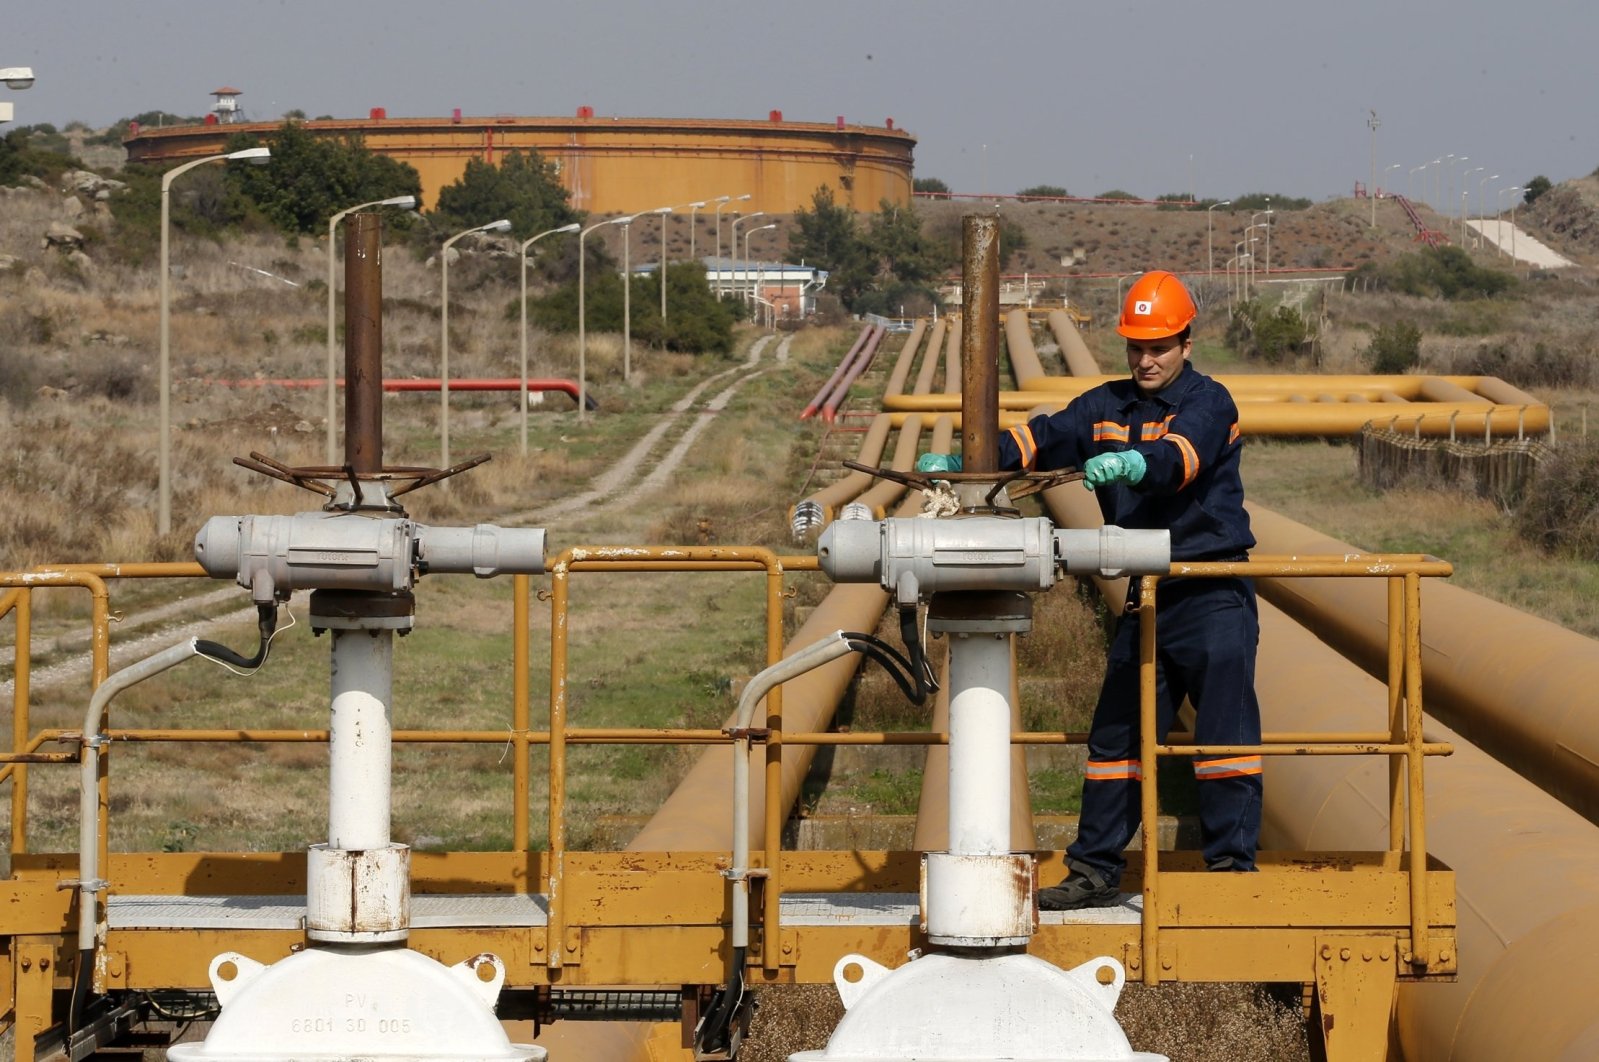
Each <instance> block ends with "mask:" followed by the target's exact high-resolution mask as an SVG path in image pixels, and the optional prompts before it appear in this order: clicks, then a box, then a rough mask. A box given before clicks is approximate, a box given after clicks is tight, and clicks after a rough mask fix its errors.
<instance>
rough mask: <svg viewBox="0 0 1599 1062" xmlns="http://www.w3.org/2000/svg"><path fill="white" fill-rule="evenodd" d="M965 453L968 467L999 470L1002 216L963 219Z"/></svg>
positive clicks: (963, 418)
mask: <svg viewBox="0 0 1599 1062" xmlns="http://www.w3.org/2000/svg"><path fill="white" fill-rule="evenodd" d="M961 236H962V248H963V258H962V284H963V285H964V289H965V309H964V311H963V313H962V320H961V459H962V462H963V464H964V467H965V471H967V472H995V471H998V470H999V401H998V399H999V220H998V219H997V218H994V217H992V216H990V215H986V214H982V215H974V214H969V215H967V216H966V217H964V218H962V219H961Z"/></svg>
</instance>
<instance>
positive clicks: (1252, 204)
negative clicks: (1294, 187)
mask: <svg viewBox="0 0 1599 1062" xmlns="http://www.w3.org/2000/svg"><path fill="white" fill-rule="evenodd" d="M1268 207H1269V208H1270V209H1272V210H1309V209H1310V200H1308V199H1304V198H1299V197H1295V196H1291V195H1279V194H1277V193H1275V192H1246V193H1245V194H1243V195H1235V196H1233V209H1234V210H1265V209H1267V208H1268Z"/></svg>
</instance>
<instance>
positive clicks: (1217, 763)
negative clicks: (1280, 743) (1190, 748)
mask: <svg viewBox="0 0 1599 1062" xmlns="http://www.w3.org/2000/svg"><path fill="white" fill-rule="evenodd" d="M1259 773H1261V762H1260V757H1259V756H1231V757H1228V758H1226V759H1220V760H1195V761H1194V777H1195V778H1197V779H1198V780H1199V781H1201V782H1205V781H1213V780H1215V779H1217V778H1242V777H1244V776H1246V775H1251V774H1259Z"/></svg>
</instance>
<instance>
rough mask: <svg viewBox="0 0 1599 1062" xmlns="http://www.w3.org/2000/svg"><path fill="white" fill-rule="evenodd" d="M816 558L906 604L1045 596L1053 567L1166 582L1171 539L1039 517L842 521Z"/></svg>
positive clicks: (842, 577)
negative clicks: (993, 595)
mask: <svg viewBox="0 0 1599 1062" xmlns="http://www.w3.org/2000/svg"><path fill="white" fill-rule="evenodd" d="M817 556H818V558H819V559H820V561H821V566H822V570H823V571H824V572H826V573H827V574H828V576H829V577H830V578H832V579H833V580H834V581H835V582H840V583H877V584H879V585H880V586H882V587H883V588H884V589H885V590H892V591H895V593H896V595H897V596H898V599H899V601H900V603H901V604H911V603H913V602H915V601H916V599H917V596H918V595H919V594H932V593H940V592H943V591H948V590H1020V591H1026V592H1033V591H1040V590H1047V589H1049V587H1050V586H1051V585H1053V584H1054V581H1055V569H1056V568H1057V567H1060V568H1064V569H1065V570H1066V571H1068V572H1071V573H1074V574H1088V573H1090V572H1092V573H1095V574H1099V575H1105V576H1110V577H1115V576H1120V575H1164V574H1166V572H1167V571H1169V570H1170V568H1171V533H1170V532H1168V531H1163V530H1162V531H1143V530H1137V531H1130V530H1127V529H1125V528H1121V527H1115V526H1106V527H1101V528H1097V529H1093V530H1072V529H1064V528H1063V529H1058V530H1057V529H1056V528H1055V526H1054V525H1053V524H1051V523H1050V522H1049V521H1048V520H1046V519H1044V518H1043V517H1030V518H1027V519H1022V520H1014V519H1000V518H996V517H970V518H967V519H962V520H924V519H920V518H915V517H912V518H903V517H902V518H895V519H891V520H880V521H874V522H868V521H864V520H840V521H835V522H833V523H831V524H829V525H828V526H827V528H826V530H824V531H823V532H822V535H821V538H820V539H819V540H818V541H817Z"/></svg>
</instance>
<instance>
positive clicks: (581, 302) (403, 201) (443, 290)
mask: <svg viewBox="0 0 1599 1062" xmlns="http://www.w3.org/2000/svg"><path fill="white" fill-rule="evenodd" d="M24 73H26V74H28V75H30V76H29V77H28V78H27V79H26V83H23V81H24V78H23V74H24ZM31 73H32V72H31V71H25V70H24V68H20V67H16V68H6V69H4V70H0V75H4V76H3V77H0V81H4V82H5V83H6V84H7V85H8V87H11V88H26V87H28V85H30V84H31V83H32V79H31ZM0 120H4V118H3V117H0ZM271 155H272V153H271V149H270V148H266V147H256V148H245V149H243V150H241V151H233V152H227V153H223V154H217V155H208V156H206V157H204V158H199V159H194V160H193V161H190V162H187V163H184V164H183V165H181V166H176V167H174V168H172V169H171V170H168V171H167V172H166V173H165V174H163V175H162V178H161V251H160V353H159V362H158V367H159V385H158V386H159V391H160V441H159V447H158V450H159V453H158V465H159V469H158V478H159V484H158V488H157V515H156V528H157V532H158V533H159V534H163V535H165V534H168V533H170V532H171V530H172V460H171V453H172V412H171V286H170V280H171V235H170V233H171V189H172V184H173V182H174V181H176V180H177V178H179V177H180V176H182V175H183V174H184V173H187V172H188V171H189V170H192V169H194V168H196V167H198V166H203V165H206V164H208V163H213V162H232V161H250V162H254V163H257V164H262V163H266V162H268V161H270V159H271ZM750 198H751V196H750V195H748V194H745V195H740V196H732V195H724V196H718V197H717V198H716V199H714V200H702V201H696V202H692V203H687V204H684V206H686V207H687V208H688V209H689V211H690V214H689V246H690V248H691V251H690V257H691V258H692V257H693V251H692V248H693V246H694V237H695V234H694V231H693V230H694V222H695V214H696V213H697V212H698V210H699V209H700V208H701V207H704V206H707V205H709V204H710V203H713V202H714V203H715V204H716V239H717V255H718V257H720V254H721V210H722V207H724V206H726V205H727V204H728V203H732V202H741V201H745V200H748V199H750ZM387 206H392V207H398V208H400V209H402V210H409V209H413V208H415V206H416V197H415V196H411V195H403V196H392V197H389V198H386V199H375V200H371V201H369V202H365V203H359V204H357V205H355V206H352V207H348V208H346V209H344V210H341V211H338V212H337V213H335V214H334V215H333V216H332V217H330V218H329V219H328V276H327V395H326V398H327V410H326V421H327V439H326V457H327V462H328V464H329V465H333V464H335V463H336V462H337V460H338V403H337V390H338V357H337V328H338V325H337V306H336V301H335V300H336V288H337V268H338V246H337V235H338V226H339V222H341V221H343V220H344V219H345V218H346V217H348V216H349V215H351V214H353V213H356V212H358V211H361V210H368V209H371V208H372V207H387ZM676 209H680V208H677V207H659V208H657V209H655V210H651V211H645V212H644V213H645V214H659V215H661V216H662V218H661V256H660V265H659V268H660V278H659V279H660V286H661V287H660V291H661V316H662V319H663V320H664V319H665V317H666V288H667V283H666V218H665V215H667V214H671V213H672V212H673V211H674V210H676ZM640 216H642V215H641V214H632V215H628V216H626V217H621V218H610V219H608V220H606V221H602V222H600V223H598V224H596V225H593V226H590V227H589V228H587V229H583V228H581V227H580V226H579V224H578V223H575V222H574V223H572V224H569V225H562V226H560V227H558V228H553V229H549V230H546V231H544V232H541V233H538V234H537V235H535V236H533V237H530V238H529V239H527V240H525V241H523V243H522V244H521V247H520V254H519V255H518V258H519V266H520V285H519V290H520V294H521V299H520V303H521V305H520V353H521V363H520V368H521V388H520V399H521V452H522V453H523V454H524V455H525V454H526V453H527V412H528V357H527V253H528V250H529V249H530V248H531V247H532V245H533V244H535V243H537V242H538V241H539V240H541V239H544V238H545V237H547V236H553V235H556V234H560V233H572V232H576V233H578V417H579V419H580V420H581V419H583V418H584V416H585V415H586V413H587V397H588V396H587V373H586V369H587V366H586V364H585V362H586V355H587V335H586V330H587V315H586V312H585V311H586V306H585V280H586V277H585V275H584V274H585V264H586V263H585V260H584V255H583V239H584V238H585V237H586V236H588V234H589V233H590V232H593V231H594V230H595V229H597V228H600V227H602V226H604V225H616V224H620V225H622V226H623V228H624V230H625V229H626V228H627V227H628V226H629V225H630V224H631V223H632V221H633V220H634V219H635V218H637V217H640ZM754 216H755V215H749V217H754ZM749 217H746V218H741V219H738V220H749ZM736 224H737V221H735V226H736ZM765 227H766V228H774V227H775V223H774V225H769V226H765ZM510 228H511V223H510V221H509V220H507V219H503V218H502V219H500V220H497V221H492V222H489V223H488V224H485V225H476V226H473V227H472V228H469V229H465V230H463V231H461V232H458V233H456V234H455V235H453V236H451V237H450V238H449V239H447V240H445V241H444V244H443V246H442V247H441V248H440V252H439V261H440V285H439V286H440V300H441V307H440V314H439V320H440V336H439V359H440V368H439V450H440V465H441V467H444V468H448V467H449V465H450V400H449V392H450V305H449V297H450V279H449V277H450V272H449V270H450V263H449V250H450V248H451V247H452V246H453V245H454V244H455V243H456V242H457V241H459V240H461V239H463V238H465V237H467V236H470V235H473V234H475V233H484V232H507V231H509V230H510ZM756 231H759V230H756ZM736 232H737V230H736V227H735V241H736V238H737V236H736ZM628 243H629V241H628V240H627V238H626V237H624V241H623V259H624V265H623V270H624V276H626V277H628V279H629V280H630V279H631V277H630V262H628V255H629V246H628ZM746 246H747V243H746ZM718 275H719V276H720V269H719V270H718ZM630 288H631V284H630V283H628V284H627V285H626V287H625V289H624V290H627V289H630ZM630 310H631V307H630V306H627V307H625V309H624V333H627V332H630V331H631V329H630V327H629V325H630V324H631V321H630V316H631V314H630ZM630 340H631V336H630V335H624V340H623V344H624V364H623V377H624V379H626V378H627V377H628V376H630V375H631V373H630V370H631V365H630V364H629V363H630V361H631V357H630V355H631V342H630Z"/></svg>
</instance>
